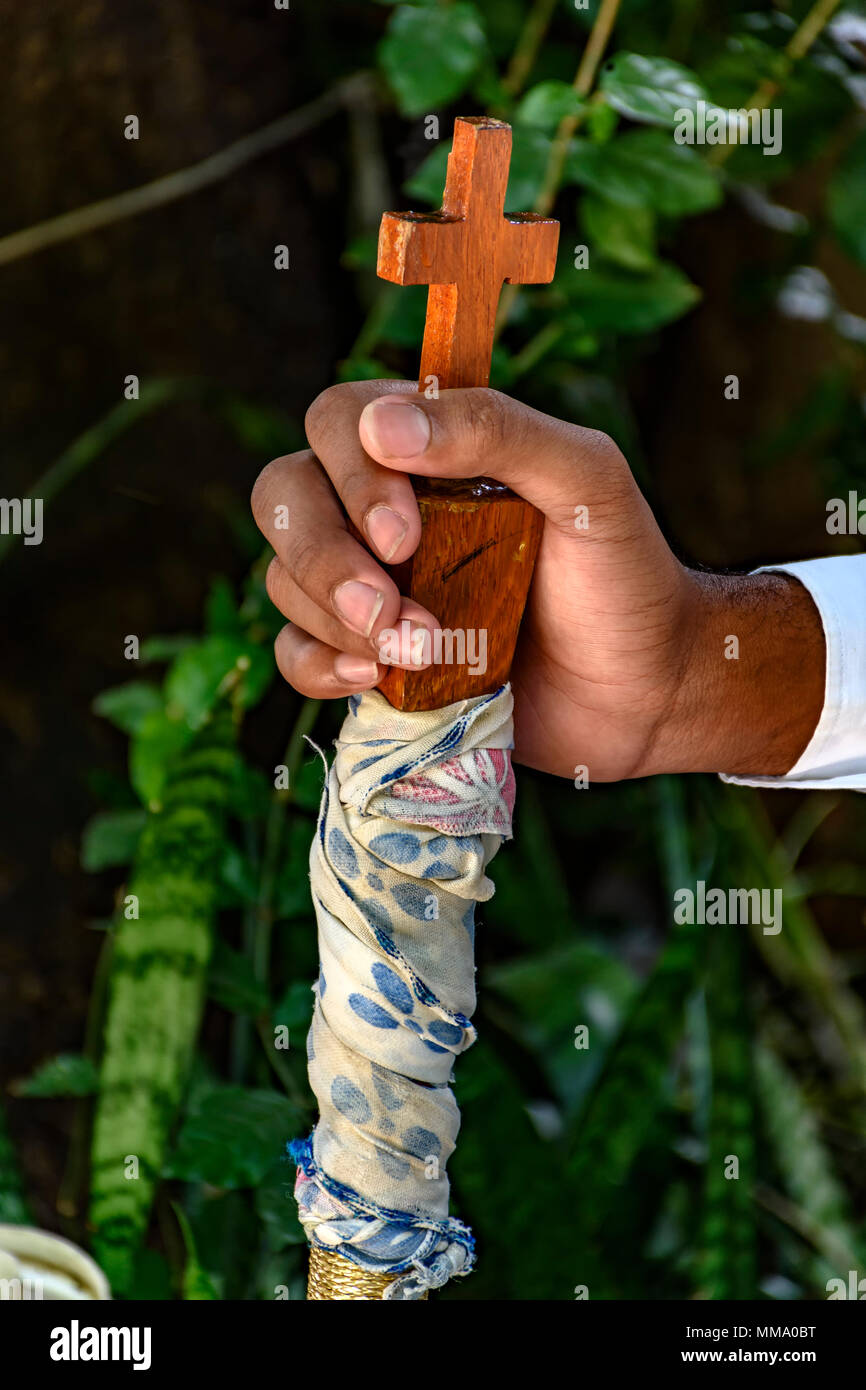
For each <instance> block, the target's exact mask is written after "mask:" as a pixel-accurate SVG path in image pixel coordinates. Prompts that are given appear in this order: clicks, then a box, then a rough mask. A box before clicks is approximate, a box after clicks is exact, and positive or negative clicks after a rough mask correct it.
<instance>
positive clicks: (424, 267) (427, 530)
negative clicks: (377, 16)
mask: <svg viewBox="0 0 866 1390" xmlns="http://www.w3.org/2000/svg"><path fill="white" fill-rule="evenodd" d="M510 158H511V127H510V126H508V125H506V124H505V123H504V122H503V121H495V120H492V119H490V118H489V117H487V116H474V117H470V118H462V117H458V119H457V120H456V121H455V122H454V144H453V146H452V150H451V154H450V155H449V157H448V174H447V179H446V183H445V196H444V198H443V201H442V210H441V212H429V213H422V212H386V213H385V214H384V216H383V217H382V226H381V229H380V232H379V263H378V273H379V275H380V276H381V277H382V278H383V279H385V280H392V281H394V282H396V283H397V284H398V285H429V286H430V289H429V291H428V297H427V319H426V323H425V327H424V343H423V347H422V349H421V367H420V371H419V385H418V389H419V390H420V391H422V392H424V391H428V392H429V391H444V390H447V389H448V388H449V387H457V386H486V385H487V383H488V380H489V377H490V358H491V354H492V351H493V337H494V331H495V324H496V309H497V306H498V303H499V295H500V291H501V289H502V286H503V284H504V283H505V284H510V285H536V284H547V283H549V281H551V280H552V279H553V273H554V270H555V269H556V248H557V242H558V239H559V223H558V222H556V221H554V220H553V218H550V217H540V216H538V215H537V214H535V213H531V212H522V213H508V214H506V213H504V212H503V207H504V204H505V190H506V186H507V183H508V166H509V162H510ZM414 485H415V494H416V497H417V499H418V506H419V509H420V512H421V522H422V527H423V529H422V538H421V542H420V545H419V546H418V549H417V550H416V552H415V554H414V555H413V556H412V557H411V558H410V559H409V560H407V561H406V562H405V564H403V565H399V566H395V567H394V579H395V582H396V583H397V585H398V587H399V588H400V591H401V593H404V594H406V595H407V596H408V597H410V598H414V599H415V600H416V601H417V602H418V603H420V604H421V605H422V606H423V607H425V608H427V609H428V610H429V611H430V612H431V613H435V614H436V615H437V617H439V618H440V619H441V621H442V623H443V626H445V627H447V628H450V629H453V630H463V631H467V630H469V629H474V628H477V627H479V626H482V627H488V639H487V652H488V655H487V667H486V671H485V672H484V673H483V674H482V673H479V674H478V675H475V676H473V675H471V674H470V673H468V672H467V670H466V668H465V667H459V666H439V667H438V668H436V667H432V668H428V669H427V670H425V671H424V672H422V673H418V672H411V671H403V670H400V669H398V668H396V667H394V668H392V669H391V670H390V671H389V672H388V674H387V676H386V677H385V680H384V681H383V683H382V685H381V686H380V689H381V690H382V692H383V694H385V695H386V697H387V698H388V700H390V702H391V704H392V705H394V706H395V708H397V709H405V710H417V709H431V708H435V707H436V706H440V705H447V704H450V703H451V702H452V701H454V700H459V699H463V698H465V697H466V696H470V695H483V694H485V693H487V692H488V691H490V690H496V689H497V688H498V686H500V685H502V684H503V682H504V681H506V680H507V679H508V672H509V669H510V667H511V659H512V657H513V655H514V647H515V644H516V641H517V630H518V627H519V625H520V618H521V615H522V613H523V607H524V604H525V602H526V594H527V592H528V589H529V583H530V580H531V578H532V567H533V565H534V563H535V556H536V553H537V550H538V544H539V541H540V539H541V519H540V517H539V515H538V513H537V512H536V510H535V508H534V507H532V506H530V504H529V503H528V502H524V501H523V499H522V498H520V497H515V495H514V494H513V493H512V492H511V491H510V490H509V489H508V488H506V487H504V486H503V485H502V484H501V483H497V482H494V481H493V480H492V479H489V478H487V479H485V478H478V479H472V480H471V481H462V482H442V481H437V480H435V479H430V478H419V479H415V480H414ZM488 625H489V626H488Z"/></svg>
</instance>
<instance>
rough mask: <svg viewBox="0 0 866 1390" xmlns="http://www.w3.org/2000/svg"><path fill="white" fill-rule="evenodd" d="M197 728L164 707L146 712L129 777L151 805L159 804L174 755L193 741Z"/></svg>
mask: <svg viewBox="0 0 866 1390" xmlns="http://www.w3.org/2000/svg"><path fill="white" fill-rule="evenodd" d="M194 733H195V731H194V730H193V729H191V728H190V726H189V724H187V723H186V721H185V720H184V719H181V718H172V716H171V715H169V714H168V713H166V711H165V710H164V709H157V710H153V712H152V713H151V714H148V715H146V717H145V718H144V720H143V721H142V724H141V727H140V728H139V729H138V730H137V732H136V734H135V737H134V739H133V741H132V743H131V745H130V749H129V777H130V781H131V782H132V785H133V787H134V788H135V791H136V793H137V794H138V796H139V797H140V798H141V800H142V802H143V803H144V805H145V806H147V807H151V808H152V807H154V806H157V805H158V804H159V800H160V797H161V796H162V789H163V787H164V785H165V778H166V772H167V770H168V765H169V763H170V762H171V760H172V758H174V757H176V756H177V754H178V753H180V752H182V751H183V749H184V748H186V746H187V744H189V743H191V741H192V739H193V737H194Z"/></svg>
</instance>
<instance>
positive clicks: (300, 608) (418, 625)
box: [265, 556, 437, 670]
mask: <svg viewBox="0 0 866 1390" xmlns="http://www.w3.org/2000/svg"><path fill="white" fill-rule="evenodd" d="M265 587H266V589H267V591H268V597H269V598H270V600H271V603H273V605H274V607H275V608H278V609H279V611H280V612H281V613H282V614H283V616H284V617H285V618H288V619H289V620H290V622H291V623H292V624H293V626H294V627H296V628H299V629H300V630H302V631H304V632H307V633H309V635H310V636H311V637H315V638H316V639H317V640H318V641H319V642H323V643H325V644H326V645H327V646H328V647H333V648H334V649H335V650H337V651H341V652H344V653H346V655H348V656H354V657H358V658H363V659H364V660H366V661H368V662H369V661H370V660H371V657H372V658H373V659H375V660H377V661H378V662H379V663H380V664H383V665H388V666H404V667H408V668H411V669H413V670H420V669H421V668H422V667H424V666H427V665H429V664H430V662H429V661H427V660H424V659H423V658H424V657H425V656H426V655H429V654H430V653H431V652H432V651H433V650H434V647H433V642H432V636H433V633H434V631H435V630H436V626H437V625H436V623H435V621H434V619H433V618H432V617H431V615H430V614H429V613H428V612H427V610H426V609H425V608H422V607H421V605H420V604H418V603H415V601H414V600H413V599H410V598H403V597H401V600H400V609H399V612H398V614H397V619H396V623H395V626H394V628H393V629H389V628H383V629H382V630H381V631H380V632H379V633H378V634H377V640H376V643H375V649H374V648H373V645H372V644H371V642H370V641H369V639H367V638H364V637H362V636H360V634H357V633H353V632H350V631H349V629H348V628H347V627H346V625H345V623H342V622H340V620H339V619H338V618H336V617H335V616H334V615H333V614H332V613H326V612H325V611H324V610H323V609H322V608H320V607H319V605H318V604H317V603H314V602H313V600H312V599H311V598H309V597H308V596H307V594H305V593H304V591H303V589H301V588H300V586H299V585H298V584H296V583H295V581H294V580H293V579H292V576H291V575H290V574H289V572H288V571H287V570H286V569H285V568H284V567H283V565H282V564H281V562H280V560H279V559H278V558H277V557H276V556H275V557H274V559H273V560H272V561H271V563H270V565H269V566H268V570H267V574H266V575H265ZM424 634H427V638H426V641H425V637H424Z"/></svg>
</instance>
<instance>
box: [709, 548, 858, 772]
mask: <svg viewBox="0 0 866 1390" xmlns="http://www.w3.org/2000/svg"><path fill="white" fill-rule="evenodd" d="M762 568H763V570H764V571H767V570H769V571H773V572H781V573H783V574H792V575H794V577H795V578H796V579H799V581H800V583H801V584H803V585H805V587H806V588H807V589H808V590H809V593H810V594H811V595H812V598H813V599H814V601H815V606H816V607H817V609H818V612H819V613H820V615H821V622H822V623H823V625H824V638H825V642H826V648H827V669H826V676H825V680H824V708H823V709H822V711H821V717H820V719H819V720H818V724H817V727H816V729H815V732H814V733H813V735H812V737H811V739H810V740H809V743H808V745H807V746H806V748H805V750H804V751H803V753H802V754H801V756H800V757H799V758H798V759H797V761H796V763H795V764H794V766H793V767H792V768H791V770H790V772H787V773H786V774H785V776H784V777H732V776H730V775H729V774H727V773H722V774H721V777H722V780H723V781H724V782H736V783H738V784H739V785H740V786H744V787H803V788H814V789H816V790H819V789H820V790H830V789H832V788H848V789H850V790H852V791H861V792H862V791H866V554H863V555H836V556H832V557H831V558H829V559H826V560H801V561H798V562H797V563H796V564H791V565H764V566H763V567H762ZM760 572H761V571H756V573H760Z"/></svg>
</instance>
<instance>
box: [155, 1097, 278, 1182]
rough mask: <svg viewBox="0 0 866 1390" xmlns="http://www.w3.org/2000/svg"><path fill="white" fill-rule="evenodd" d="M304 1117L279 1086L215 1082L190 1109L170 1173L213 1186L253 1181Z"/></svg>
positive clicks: (261, 1175)
mask: <svg viewBox="0 0 866 1390" xmlns="http://www.w3.org/2000/svg"><path fill="white" fill-rule="evenodd" d="M300 1123H301V1117H300V1115H299V1112H298V1111H297V1110H296V1108H295V1107H294V1106H293V1105H292V1104H291V1102H290V1101H288V1100H286V1099H285V1097H284V1096H280V1095H278V1094H277V1092H276V1091H251V1090H245V1089H244V1088H243V1087H241V1086H215V1087H214V1088H213V1089H212V1090H211V1091H207V1092H205V1093H204V1094H202V1095H201V1096H200V1097H199V1099H198V1101H197V1103H196V1104H195V1105H194V1106H193V1107H192V1108H191V1109H190V1111H189V1112H188V1114H187V1115H186V1117H185V1119H184V1122H183V1125H182V1126H181V1130H180V1134H179V1135H178V1140H177V1146H176V1148H175V1151H174V1153H173V1154H172V1155H171V1156H170V1158H169V1160H168V1164H167V1167H166V1176H167V1177H170V1178H180V1179H181V1180H182V1181H184V1182H206V1183H209V1184H210V1185H211V1186H212V1187H224V1188H238V1187H254V1186H255V1185H256V1184H257V1183H258V1182H260V1181H261V1179H262V1178H263V1177H264V1175H265V1173H266V1172H267V1171H268V1169H269V1168H270V1167H271V1165H272V1164H273V1163H274V1161H275V1160H276V1159H277V1158H278V1157H279V1155H280V1154H281V1153H282V1152H283V1150H284V1149H285V1145H286V1141H287V1140H288V1139H290V1138H291V1136H292V1135H293V1134H294V1133H295V1132H296V1130H297V1129H298V1127H299V1125H300Z"/></svg>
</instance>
